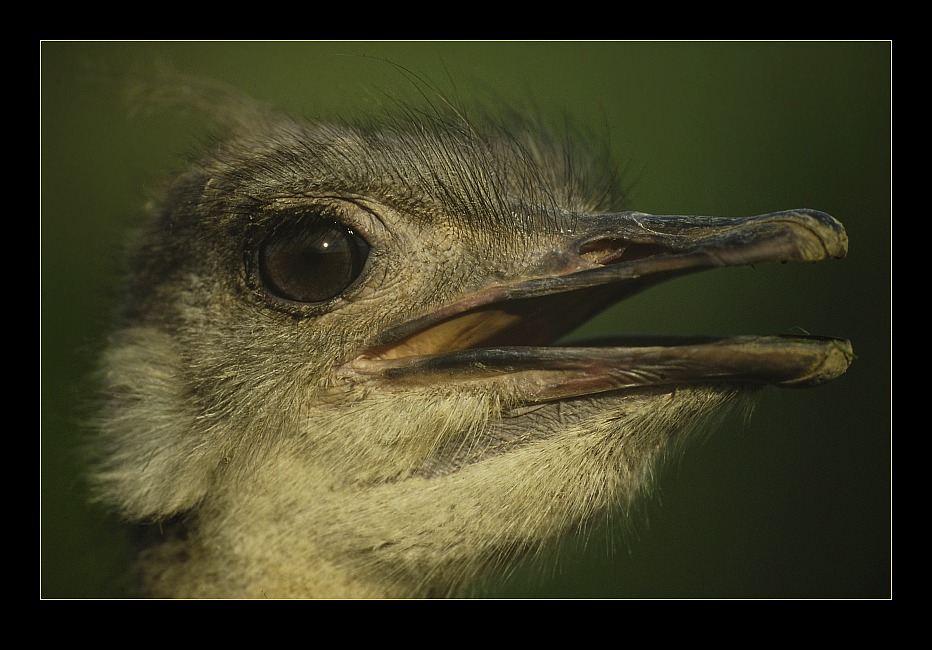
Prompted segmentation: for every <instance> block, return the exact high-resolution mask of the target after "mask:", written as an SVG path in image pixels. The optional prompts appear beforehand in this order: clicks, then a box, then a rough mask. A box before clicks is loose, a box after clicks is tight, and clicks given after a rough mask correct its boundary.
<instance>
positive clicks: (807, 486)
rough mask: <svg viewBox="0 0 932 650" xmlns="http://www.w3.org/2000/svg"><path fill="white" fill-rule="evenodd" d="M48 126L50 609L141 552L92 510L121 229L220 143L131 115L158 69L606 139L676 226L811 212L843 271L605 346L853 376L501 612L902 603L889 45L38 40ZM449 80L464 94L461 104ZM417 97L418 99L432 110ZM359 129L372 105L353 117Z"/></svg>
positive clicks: (45, 497)
mask: <svg viewBox="0 0 932 650" xmlns="http://www.w3.org/2000/svg"><path fill="white" fill-rule="evenodd" d="M40 53H41V115H40V117H41V122H40V123H41V130H40V138H41V142H40V153H41V165H40V174H41V175H40V187H41V195H40V273H41V276H40V371H41V380H40V399H41V410H40V415H41V419H40V440H41V445H40V470H41V474H40V478H41V480H40V490H41V492H40V508H41V510H40V512H41V516H40V522H41V528H40V594H41V596H43V597H51V598H58V597H107V596H118V595H119V594H120V593H121V592H120V586H121V583H120V579H119V568H120V566H121V565H122V564H123V562H124V560H125V549H126V544H125V540H124V538H123V537H122V536H121V534H120V533H119V530H118V529H117V528H116V527H115V526H114V522H112V521H111V520H109V519H108V517H107V516H106V515H105V513H101V512H99V511H97V510H94V509H92V508H89V507H88V506H86V505H85V500H84V495H83V493H82V486H81V482H80V461H79V457H78V455H77V453H76V442H77V440H78V439H79V437H80V436H81V435H82V432H83V429H82V426H81V424H80V421H81V417H82V409H81V406H80V405H81V404H82V400H83V399H84V398H85V397H86V395H87V394H88V392H89V390H90V389H89V387H88V384H87V381H86V379H85V377H86V374H87V373H88V371H89V369H90V367H91V362H92V359H93V356H94V350H95V349H96V348H97V347H98V346H99V345H100V341H101V339H102V337H103V335H104V332H105V330H106V325H107V319H108V314H109V313H110V310H111V309H112V307H113V301H112V297H111V295H112V294H111V289H112V285H113V281H114V269H115V266H116V263H117V258H118V250H119V241H120V236H121V233H122V232H123V231H124V230H125V228H126V225H127V224H128V223H129V222H130V220H131V218H132V216H133V215H134V214H135V213H136V212H137V211H138V208H139V206H140V205H141V204H142V203H143V201H144V200H145V199H146V197H147V196H148V194H149V193H150V192H151V191H153V190H154V189H155V188H157V187H158V183H159V180H160V179H161V178H162V177H163V175H164V174H165V173H166V172H170V171H172V170H177V169H178V168H179V166H180V165H181V163H182V159H183V155H184V154H185V153H186V152H188V151H191V150H192V149H193V148H194V147H195V145H196V142H197V138H198V137H200V136H202V135H203V131H202V130H201V129H202V125H201V124H199V123H198V121H197V120H193V119H182V118H179V117H176V116H171V115H143V114H138V113H129V112H128V111H127V110H126V108H125V106H122V105H120V103H119V102H118V101H116V99H115V98H114V97H113V95H112V93H111V92H109V90H108V89H107V84H106V83H101V78H102V77H103V78H106V77H107V75H108V74H109V73H110V72H112V73H115V74H125V73H137V72H138V73H142V74H146V73H148V72H149V71H151V70H152V69H153V67H154V66H156V65H167V66H169V67H171V68H172V69H174V70H176V71H180V72H184V73H191V74H196V75H202V76H207V77H212V78H217V79H220V80H223V81H226V82H229V83H230V84H232V85H234V86H236V87H238V88H241V89H242V90H244V91H245V92H247V93H249V94H251V95H253V96H256V97H258V98H261V99H264V100H268V101H270V102H273V103H276V104H279V105H281V106H283V107H285V108H287V109H290V110H293V111H297V112H300V113H304V114H307V115H309V116H314V115H316V114H318V113H319V114H322V115H328V114H333V113H334V112H339V111H341V110H343V109H344V108H345V107H347V106H348V105H350V104H359V103H365V101H368V99H369V98H371V97H372V92H373V89H385V90H387V91H390V92H395V93H401V94H408V95H410V94H411V93H412V91H415V89H414V87H413V85H412V84H411V82H410V81H409V80H408V79H407V78H406V76H405V75H404V74H402V72H401V71H400V70H399V69H397V68H396V67H394V66H392V65H389V64H387V63H385V62H384V61H383V59H385V60H389V61H391V62H393V63H394V64H398V65H399V66H403V67H404V68H407V69H409V70H412V71H415V72H416V73H418V74H420V75H422V76H424V77H425V78H426V79H428V80H430V81H431V82H432V83H434V84H436V85H437V86H438V87H440V88H441V89H444V90H445V91H447V92H450V89H451V88H452V89H453V91H452V92H459V93H462V94H464V95H466V94H468V93H471V92H472V89H476V88H478V89H481V92H482V94H484V95H486V96H488V97H497V98H500V99H502V100H506V101H514V102H519V103H521V102H525V103H529V104H533V105H534V106H535V107H536V109H537V110H539V111H541V112H543V113H551V112H552V113H553V114H555V115H559V114H562V113H565V114H567V115H569V116H572V118H573V119H574V120H576V121H578V122H579V123H581V124H584V125H588V124H594V125H596V126H599V125H603V124H604V125H607V126H608V127H609V129H610V131H611V134H612V148H613V150H614V152H615V153H616V156H617V158H618V159H619V162H620V163H621V164H622V166H623V167H625V168H627V170H628V172H627V174H626V175H625V180H626V181H627V182H628V183H629V184H630V185H631V198H632V206H633V207H635V208H637V209H639V210H642V211H645V212H652V213H656V214H709V215H722V216H739V215H755V214H761V213H765V212H770V211H774V210H779V209H785V208H798V207H806V208H815V209H819V210H824V211H826V212H829V213H830V214H832V215H834V216H836V217H837V218H838V219H840V220H841V221H842V222H843V223H844V224H845V226H846V227H847V230H848V234H849V237H850V254H849V257H848V259H846V260H844V261H840V262H839V261H832V262H824V263H820V264H817V265H768V266H760V267H757V268H733V269H725V270H721V271H713V272H708V273H706V274H703V275H698V276H694V277H691V278H684V279H681V280H677V281H675V282H673V283H670V284H668V285H665V286H661V287H658V288H656V289H654V290H652V291H651V292H649V293H646V294H644V295H642V296H639V297H637V298H635V299H633V300H631V301H628V302H626V303H623V304H621V305H619V306H617V307H615V308H614V309H612V310H611V311H610V312H607V313H606V314H604V315H603V316H602V317H600V318H599V319H598V320H597V321H596V322H594V323H593V324H591V325H590V326H589V329H588V330H587V331H588V332H611V331H623V332H668V333H699V334H716V333H722V334H751V333H761V334H763V333H781V332H791V333H792V332H799V331H806V332H809V333H813V334H826V335H834V336H842V337H847V338H849V339H851V340H852V341H853V343H854V347H855V351H856V353H857V354H858V359H857V361H856V362H855V364H854V365H853V366H852V368H851V369H850V371H849V372H848V374H847V375H845V376H844V377H842V378H841V379H839V380H837V381H835V382H833V383H831V384H828V385H825V386H822V387H820V388H816V389H810V390H800V391H788V390H776V389H774V390H769V391H766V392H765V393H764V395H763V398H762V399H761V401H760V403H759V405H758V408H757V409H756V412H755V414H754V416H753V417H752V418H751V420H750V421H749V422H743V421H739V420H732V421H729V422H728V423H727V424H726V425H725V426H724V427H722V428H721V429H720V430H718V431H717V432H716V433H715V434H714V435H712V436H710V437H709V438H708V439H707V440H703V441H700V442H697V444H694V445H693V446H692V448H691V449H690V450H689V451H690V453H688V454H687V455H685V456H684V457H682V458H681V459H677V460H675V461H674V462H671V463H669V464H668V465H667V466H666V467H665V468H664V470H663V472H662V473H661V475H660V478H659V481H658V484H657V487H656V490H655V498H653V499H652V500H651V501H650V503H649V504H647V505H646V506H645V507H644V508H643V512H642V513H641V514H639V515H638V517H637V519H636V521H635V522H633V523H631V524H630V525H614V526H602V525H594V526H593V529H592V531H591V533H592V534H591V535H589V537H588V542H587V544H586V545H585V546H584V547H583V546H581V547H580V548H579V549H575V550H574V549H572V548H571V549H570V550H569V551H567V552H564V553H563V554H562V555H561V556H560V557H559V558H558V560H557V561H551V562H548V563H546V564H545V565H544V566H543V568H540V567H535V568H529V569H524V568H523V569H521V570H519V571H517V572H516V573H515V574H513V575H511V576H510V577H508V578H503V579H500V580H498V579H495V580H492V581H491V583H492V584H493V588H492V589H491V590H490V591H488V592H484V593H485V595H492V596H533V597H635V598H646V597H674V598H679V597H690V598H692V597H711V598H719V597H728V598H731V597H735V598H757V597H765V598H772V597H777V598H784V597H790V598H813V597H815V598H862V597H867V598H885V597H888V596H889V595H890V589H891V582H890V572H891V569H890V564H891V437H892V424H891V345H892V343H891V224H892V222H891V214H890V211H891V151H890V150H891V143H890V134H891V106H890V103H891V65H892V64H891V45H890V44H889V43H883V42H873V43H851V42H844V43H656V42H649V43H584V42H546V43H361V42H354V43H340V42H331V43H180V44H179V43H156V44H150V43H43V44H42V45H41V48H40ZM451 81H452V84H451ZM415 92H416V91H415ZM354 108H356V106H354Z"/></svg>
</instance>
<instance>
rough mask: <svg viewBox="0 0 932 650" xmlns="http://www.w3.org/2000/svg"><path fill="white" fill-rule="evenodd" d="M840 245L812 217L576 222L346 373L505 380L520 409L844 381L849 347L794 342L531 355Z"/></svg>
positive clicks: (626, 216)
mask: <svg viewBox="0 0 932 650" xmlns="http://www.w3.org/2000/svg"><path fill="white" fill-rule="evenodd" d="M847 245H848V239H847V235H846V234H845V231H844V228H843V227H842V225H841V224H840V223H839V222H838V221H836V220H835V219H833V218H832V217H830V216H829V215H827V214H825V213H822V212H817V211H814V210H791V211H785V212H776V213H772V214H766V215H761V216H757V217H746V218H738V219H730V218H719V217H695V216H653V215H648V214H643V213H638V212H622V213H616V214H606V215H586V216H581V217H579V218H578V219H577V220H576V222H575V224H574V226H573V229H572V231H570V232H565V233H564V234H562V235H561V236H560V237H559V238H558V239H557V240H556V241H555V242H550V243H549V244H548V245H547V246H546V247H543V248H541V250H539V251H536V258H535V259H536V260H537V263H536V264H534V265H532V266H533V269H532V270H531V271H530V272H529V273H526V274H525V275H523V276H522V277H516V278H514V280H513V281H509V282H507V283H501V284H497V285H495V286H489V287H486V288H484V289H481V290H479V291H477V292H475V293H473V294H472V295H469V296H466V297H464V298H462V299H460V300H458V301H455V302H452V303H450V304H448V305H445V306H443V307H441V308H440V309H438V310H436V311H434V312H432V313H429V314H425V315H423V316H420V317H418V318H414V319H412V320H409V321H407V322H404V323H401V324H399V325H396V326H394V327H392V328H390V329H388V330H386V331H384V332H383V333H382V334H381V336H380V337H379V339H378V340H377V341H375V342H374V344H373V345H372V346H370V347H369V348H368V349H367V350H365V351H364V352H363V353H362V354H361V355H360V356H359V358H357V359H356V360H355V361H353V362H352V363H351V364H350V366H351V369H352V371H353V372H354V373H356V372H358V373H362V375H364V376H367V377H370V378H372V377H381V378H382V379H391V380H392V381H393V382H401V383H402V384H404V383H406V382H409V381H424V380H427V379H429V378H431V377H432V378H433V379H436V378H437V373H442V374H443V375H444V377H445V378H446V379H447V380H449V381H473V380H480V379H481V380H488V379H489V378H491V377H498V378H500V379H504V378H507V380H508V381H509V382H511V383H513V384H515V385H520V386H521V387H522V388H521V393H522V395H524V396H525V398H526V399H527V400H528V401H546V400H550V399H560V398H564V397H568V396H572V395H579V394H587V393H592V392H600V391H605V390H616V389H619V388H626V387H631V386H643V385H652V384H665V383H687V382H703V381H704V382H726V381H727V382H751V383H759V384H770V383H773V384H779V385H811V384H815V383H820V382H822V381H826V380H828V379H831V378H834V377H836V376H838V375H840V374H842V373H843V372H844V371H845V370H846V369H847V367H848V366H849V365H850V363H851V360H852V358H853V353H852V352H851V345H850V343H848V342H847V341H841V340H838V339H826V338H816V337H800V336H796V337H791V338H787V337H742V338H733V339H722V338H718V339H702V340H700V339H689V340H676V341H673V340H670V339H663V340H660V339H654V340H651V341H643V340H641V341H634V342H631V341H626V345H624V346H618V345H615V346H612V347H599V348H555V347H539V346H543V345H547V344H550V343H551V342H552V341H554V340H556V338H558V337H559V336H561V335H563V334H565V333H566V332H568V331H569V330H571V329H573V328H574V327H576V326H578V325H579V324H580V323H582V322H583V321H585V320H587V319H588V318H590V317H591V316H592V315H594V314H595V313H597V312H598V311H601V310H602V309H604V308H605V307H607V306H608V305H610V304H612V303H615V302H617V301H619V300H622V299H623V298H625V297H628V296H630V295H631V294H633V293H635V292H637V291H641V290H643V289H644V288H646V287H649V286H652V285H654V284H656V283H658V282H661V281H663V280H665V279H669V278H672V277H677V276H681V275H684V274H688V273H693V272H696V271H701V270H703V269H710V268H716V267H722V266H739V265H749V264H758V263H762V262H789V261H803V262H814V261H819V260H823V259H827V258H841V257H844V256H845V254H846V253H847Z"/></svg>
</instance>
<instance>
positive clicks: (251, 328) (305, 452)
mask: <svg viewBox="0 0 932 650" xmlns="http://www.w3.org/2000/svg"><path fill="white" fill-rule="evenodd" d="M196 95H197V97H198V98H199V99H197V100H196V101H198V102H202V103H205V104H209V106H210V109H211V110H212V111H215V113H216V115H217V116H218V117H219V121H220V122H221V123H222V124H223V126H224V134H223V137H222V138H219V139H218V140H216V141H215V142H214V143H213V144H212V145H211V146H210V147H209V148H208V150H207V151H206V152H205V153H204V155H203V156H201V157H200V158H199V159H198V160H196V161H195V162H193V163H192V164H191V166H190V167H189V168H188V169H187V170H186V171H184V172H183V173H182V174H181V175H180V176H179V177H178V178H177V179H176V180H175V181H174V182H173V183H172V184H171V185H170V186H169V187H168V188H167V190H166V191H165V193H164V195H163V197H162V199H161V200H160V201H159V202H157V203H155V204H153V205H152V206H150V208H149V218H148V220H147V223H146V224H145V226H144V227H143V228H142V229H141V230H140V232H139V233H138V235H137V237H136V238H135V240H134V243H133V246H132V254H131V256H130V260H131V264H130V271H129V274H128V283H127V293H126V296H127V297H126V301H125V305H124V309H123V313H122V318H121V321H120V324H119V327H118V328H117V329H116V331H115V332H114V334H113V336H112V338H111V340H110V342H109V345H108V348H107V350H106V353H105V354H104V356H103V359H102V364H101V366H102V373H101V376H102V379H103V388H104V391H103V392H104V395H105V399H104V404H103V406H102V408H101V417H100V435H99V436H98V438H97V440H96V443H95V445H96V453H97V457H98V462H97V463H96V466H95V471H94V474H93V481H94V484H95V486H96V489H97V493H98V495H99V498H100V499H101V500H102V501H104V502H106V503H108V504H109V505H110V506H112V507H113V508H114V509H115V510H116V511H118V512H119V513H120V514H122V515H123V516H125V517H126V518H128V519H130V520H132V521H135V522H140V523H143V524H148V525H149V526H148V531H147V533H146V535H145V537H146V546H145V549H144V550H143V551H142V553H141V556H140V576H141V579H142V585H143V589H144V591H145V593H148V594H151V595H155V596H186V597H198V596H208V597H215V596H220V597H224V596H230V597H266V596H273V597H274V596H278V597H301V596H338V597H377V596H426V595H445V594H449V593H451V592H452V591H454V590H455V589H457V588H459V587H461V586H462V585H464V584H466V583H468V581H470V580H472V579H475V578H476V577H477V576H480V575H481V574H482V573H483V572H484V571H486V570H487V569H488V568H489V567H492V566H496V565H498V564H500V563H501V562H504V561H508V560H511V559H513V558H515V557H518V556H520V555H521V554H523V553H527V552H533V551H535V550H537V549H540V548H542V547H544V546H545V545H547V544H549V543H551V542H552V541H553V540H554V539H556V538H558V537H560V536H561V535H564V534H566V533H567V532H571V531H573V530H574V529H576V528H577V527H579V526H582V525H584V524H585V523H586V522H587V521H588V520H589V519H591V518H592V517H594V516H596V515H599V514H601V513H604V512H606V511H608V510H610V509H614V510H617V511H619V512H624V510H625V509H626V508H627V506H628V505H630V504H631V502H632V501H633V500H634V499H636V498H638V496H639V494H640V493H641V492H642V491H643V489H644V487H645V486H646V485H647V483H648V482H649V479H650V476H651V473H652V470H653V468H654V466H655V464H656V462H657V461H658V459H659V458H661V457H662V456H663V454H664V451H665V450H666V449H668V448H670V446H671V445H673V444H675V443H676V442H677V441H679V440H681V439H683V438H687V437H688V436H689V435H690V433H691V432H693V431H695V430H696V429H697V428H698V427H700V426H701V425H703V424H706V423H708V421H710V420H712V419H714V418H715V417H716V416H717V415H719V414H720V413H721V412H723V410H724V409H726V408H727V407H728V406H729V405H730V404H734V403H735V402H736V401H737V400H739V399H740V398H741V397H742V396H745V395H748V394H751V393H754V392H756V391H757V390H758V389H760V388H762V387H765V386H768V385H775V386H813V385H816V384H819V383H820V382H823V381H826V380H830V379H833V378H835V377H837V376H838V375H840V374H841V373H843V372H844V371H845V370H846V369H847V367H848V365H849V363H850V361H851V358H852V352H851V347H850V345H849V344H848V342H846V341H842V340H838V339H833V338H817V337H809V336H793V337H784V336H780V337H774V336H747V337H738V338H712V337H692V338H671V337H642V338H630V337H629V338H617V339H611V340H602V341H599V342H597V343H591V344H586V345H584V346H577V347H566V346H557V345H554V343H555V341H557V340H558V339H559V338H560V337H561V336H562V335H564V334H566V333H567V332H569V331H570V330H572V329H573V328H575V327H577V326H578V325H580V324H581V323H583V322H584V321H586V320H587V319H589V318H590V317H592V316H593V315H594V314H596V313H597V312H599V311H600V310H602V309H604V308H605V307H607V306H609V305H611V304H613V303H615V302H617V301H619V300H622V299H624V298H626V297H628V296H631V295H632V294H634V293H636V292H639V291H642V290H644V289H646V288H649V287H650V286H652V285H654V284H656V283H658V282H661V281H664V280H667V279H670V278H674V277H677V276H681V275H684V274H687V273H692V272H696V271H700V270H703V269H710V268H716V267H722V266H740V265H748V264H758V263H764V262H772V261H779V262H786V261H802V262H813V261H819V260H824V259H827V258H840V257H843V256H844V255H845V253H846V248H847V238H846V235H845V232H844V230H843V228H842V227H841V225H840V224H839V223H838V222H837V221H835V220H834V219H833V218H831V217H829V216H828V215H826V214H823V213H820V212H816V211H813V210H790V211H784V212H777V213H773V214H768V215H763V216H757V217H749V218H739V219H729V218H714V217H696V216H677V217H665V216H652V215H648V214H643V213H640V212H633V211H624V208H625V206H624V204H623V201H622V196H621V192H620V191H618V185H617V182H616V180H615V179H614V178H613V176H612V174H611V170H612V169H613V168H612V167H611V165H606V161H605V160H601V159H599V157H597V156H591V154H590V152H589V151H587V148H586V145H585V143H577V142H574V141H572V140H571V139H561V138H555V137H553V136H551V135H548V133H547V132H546V131H545V130H543V129H541V128H540V127H539V125H538V124H536V123H533V122H521V121H518V120H513V119H512V120H509V121H508V123H507V124H505V125H502V124H497V123H494V122H492V121H490V120H485V119H475V118H472V117H466V116H465V115H464V114H462V113H461V112H458V111H456V110H453V109H449V110H446V109H437V110H428V111H415V110H408V111H402V112H401V114H394V115H393V116H391V117H386V118H383V119H375V118H373V119H369V120H364V121H359V122H358V123H350V122H347V121H342V122H309V121H304V120H301V119H296V118H293V117H290V116H288V115H284V114H282V113H279V112H277V111H274V110H271V109H268V108H266V107H262V106H259V105H257V104H253V103H250V102H247V101H245V100H241V99H234V98H232V96H228V95H225V94H224V95H223V97H222V98H221V99H222V100H223V101H218V100H217V97H213V98H211V99H210V100H209V101H208V100H207V99H205V97H206V96H207V94H206V93H200V94H197V93H196ZM606 170H608V171H606Z"/></svg>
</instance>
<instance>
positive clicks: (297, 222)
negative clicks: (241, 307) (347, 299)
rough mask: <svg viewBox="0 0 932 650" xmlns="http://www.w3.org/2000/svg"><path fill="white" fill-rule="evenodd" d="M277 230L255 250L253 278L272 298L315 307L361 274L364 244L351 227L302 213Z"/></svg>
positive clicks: (317, 214) (365, 254)
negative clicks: (255, 275) (256, 262)
mask: <svg viewBox="0 0 932 650" xmlns="http://www.w3.org/2000/svg"><path fill="white" fill-rule="evenodd" d="M295 216H296V218H295V219H290V220H288V222H286V223H283V224H281V225H279V226H278V227H277V228H275V230H274V231H273V232H272V233H270V234H269V236H268V237H266V238H265V239H264V240H263V241H262V244H261V245H260V247H259V275H260V277H261V279H262V283H263V285H264V286H265V289H266V290H267V291H268V292H269V293H271V294H272V295H274V296H277V297H279V298H284V299H286V300H292V301H294V302H302V303H317V302H324V301H326V300H330V299H331V298H335V297H336V296H338V295H340V294H341V293H343V291H345V290H346V289H347V287H349V286H350V285H351V284H353V282H355V281H356V279H357V278H358V277H359V276H360V275H361V274H362V271H363V268H364V267H365V264H366V259H367V258H368V257H369V244H368V242H366V240H365V239H363V238H362V237H360V236H359V235H358V234H356V232H354V231H353V229H352V228H350V227H348V226H345V225H343V224H342V223H340V222H338V221H335V220H334V219H333V217H331V216H329V215H327V214H323V213H320V212H314V211H306V212H302V213H300V214H297V215H295Z"/></svg>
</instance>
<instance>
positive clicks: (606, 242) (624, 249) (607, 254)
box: [579, 238, 671, 266]
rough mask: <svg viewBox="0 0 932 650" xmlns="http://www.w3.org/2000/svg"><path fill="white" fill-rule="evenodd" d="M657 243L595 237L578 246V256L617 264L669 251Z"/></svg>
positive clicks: (593, 260)
mask: <svg viewBox="0 0 932 650" xmlns="http://www.w3.org/2000/svg"><path fill="white" fill-rule="evenodd" d="M670 252H671V251H670V249H669V248H667V247H665V246H660V245H658V244H639V243H637V242H629V241H625V240H624V239H612V238H608V239H595V240H593V241H588V242H586V243H585V244H583V245H582V246H580V247H579V256H580V257H582V258H583V259H585V260H586V261H589V262H592V263H593V264H602V265H603V266H605V265H608V264H619V263H622V262H631V261H634V260H640V259H644V258H645V257H653V256H655V255H661V254H663V253H670Z"/></svg>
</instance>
